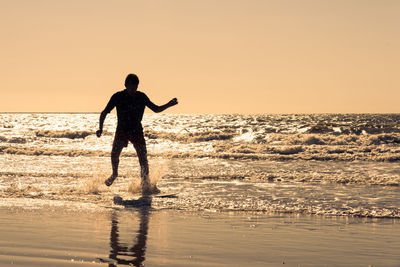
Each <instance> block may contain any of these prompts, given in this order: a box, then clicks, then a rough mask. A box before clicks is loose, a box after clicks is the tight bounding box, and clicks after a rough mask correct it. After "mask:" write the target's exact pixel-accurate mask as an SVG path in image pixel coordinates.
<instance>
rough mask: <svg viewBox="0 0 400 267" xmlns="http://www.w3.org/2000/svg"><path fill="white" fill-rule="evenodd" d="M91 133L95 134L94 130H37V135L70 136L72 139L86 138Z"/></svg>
mask: <svg viewBox="0 0 400 267" xmlns="http://www.w3.org/2000/svg"><path fill="white" fill-rule="evenodd" d="M91 134H94V133H93V132H89V131H67V130H65V131H52V130H41V131H36V136H37V137H51V138H70V139H75V138H85V137H86V136H89V135H91Z"/></svg>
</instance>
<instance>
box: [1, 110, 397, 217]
mask: <svg viewBox="0 0 400 267" xmlns="http://www.w3.org/2000/svg"><path fill="white" fill-rule="evenodd" d="M116 120H117V119H116V115H115V114H109V115H108V116H107V118H106V121H105V125H104V133H103V136H102V137H100V138H98V137H96V134H95V132H96V130H97V129H98V121H99V114H97V113H96V114H95V113H82V114H78V113H72V114H70V113H0V207H6V208H7V207H10V208H21V209H30V210H34V209H39V208H42V207H47V208H52V209H60V208H62V209H71V210H77V209H78V210H83V211H85V210H101V209H110V208H113V207H115V204H114V203H113V198H114V197H115V196H117V195H118V196H120V197H122V198H123V199H124V200H134V199H136V198H138V197H139V191H140V190H139V187H140V186H139V185H140V175H139V173H140V167H139V163H138V159H137V157H136V153H135V150H134V148H133V146H132V145H131V144H130V145H129V146H128V147H127V148H125V149H124V150H123V152H122V154H121V160H120V172H119V174H120V176H119V177H118V179H117V180H116V181H115V182H114V184H113V185H112V186H111V187H106V186H105V185H104V180H105V179H107V178H108V177H109V175H110V174H111V162H110V151H111V145H112V141H113V135H114V132H115V127H116V122H117V121H116ZM399 122H400V114H271V115H240V114H225V115H218V114H145V115H144V118H143V121H142V124H143V127H144V129H145V138H146V143H147V150H148V157H149V164H150V179H151V182H152V184H154V185H157V187H158V188H159V189H160V190H161V192H164V193H169V192H174V193H177V196H176V197H173V198H154V199H153V201H152V209H156V210H163V209H172V210H179V211H182V210H183V211H189V212H190V211H195V212H198V211H210V212H220V211H244V212H268V213H275V212H277V213H291V214H311V215H324V216H351V217H354V216H357V217H373V218H400V123H399Z"/></svg>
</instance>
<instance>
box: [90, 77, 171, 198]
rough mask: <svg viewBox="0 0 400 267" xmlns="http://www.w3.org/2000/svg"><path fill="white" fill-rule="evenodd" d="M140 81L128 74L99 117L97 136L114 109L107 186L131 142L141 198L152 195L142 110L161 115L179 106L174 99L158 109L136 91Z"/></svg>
mask: <svg viewBox="0 0 400 267" xmlns="http://www.w3.org/2000/svg"><path fill="white" fill-rule="evenodd" d="M138 85H139V78H138V77H137V76H136V75H135V74H129V75H128V76H127V77H126V79H125V87H126V89H125V90H123V91H120V92H117V93H115V94H114V95H113V96H112V97H111V99H110V101H109V102H108V104H107V106H106V108H105V109H104V110H103V111H102V112H101V114H100V125H99V130H98V131H97V132H96V135H97V137H100V136H101V134H102V132H103V124H104V120H105V118H106V116H107V114H108V113H110V112H111V110H112V109H113V108H114V107H116V108H117V118H118V124H117V130H116V131H115V136H114V142H113V147H112V151H111V164H112V171H113V173H112V175H111V176H110V177H109V178H108V179H107V180H106V181H105V184H106V185H107V186H110V185H111V184H112V183H113V182H114V180H115V179H116V178H117V176H118V164H119V156H120V154H121V151H122V149H123V148H124V147H127V146H128V142H129V141H130V142H131V143H132V144H133V146H134V147H135V150H136V153H137V156H138V158H139V163H140V168H141V172H140V173H141V178H142V181H141V184H142V194H151V193H152V192H150V181H149V164H148V162H147V149H146V142H145V140H144V136H143V127H142V123H141V121H142V118H143V113H144V109H145V108H146V106H147V107H149V108H150V109H151V110H152V111H154V112H157V113H158V112H162V111H164V110H165V109H167V108H169V107H172V106H174V105H176V104H178V100H177V99H176V98H174V99H172V100H171V101H169V102H168V103H167V104H165V105H162V106H157V105H156V104H154V103H153V102H151V101H150V99H149V98H148V97H147V96H146V95H145V94H144V93H142V92H140V91H137V88H138Z"/></svg>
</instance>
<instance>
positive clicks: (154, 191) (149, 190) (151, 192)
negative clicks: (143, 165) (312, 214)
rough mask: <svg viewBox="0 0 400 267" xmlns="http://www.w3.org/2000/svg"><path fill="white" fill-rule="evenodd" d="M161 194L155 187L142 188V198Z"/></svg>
mask: <svg viewBox="0 0 400 267" xmlns="http://www.w3.org/2000/svg"><path fill="white" fill-rule="evenodd" d="M159 193H161V191H160V189H158V188H157V186H149V187H142V196H149V195H154V194H159Z"/></svg>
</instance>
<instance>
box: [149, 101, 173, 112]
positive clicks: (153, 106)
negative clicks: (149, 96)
mask: <svg viewBox="0 0 400 267" xmlns="http://www.w3.org/2000/svg"><path fill="white" fill-rule="evenodd" d="M177 104H178V99H176V98H173V99H171V100H170V101H169V102H168V103H167V104H165V105H162V106H157V105H156V104H154V103H153V102H151V101H150V100H149V103H148V105H147V106H148V107H149V108H150V109H151V110H152V111H154V112H156V113H159V112H162V111H164V110H166V109H167V108H170V107H172V106H175V105H177Z"/></svg>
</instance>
